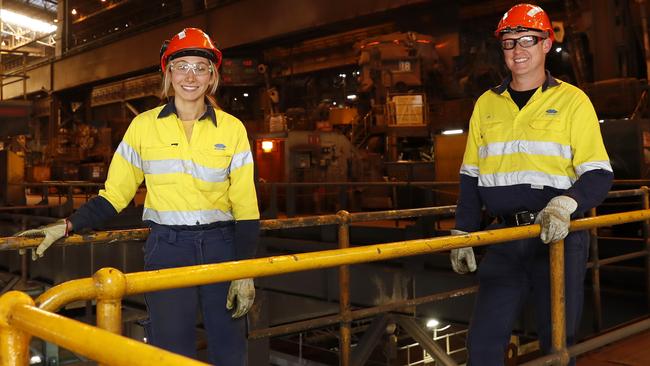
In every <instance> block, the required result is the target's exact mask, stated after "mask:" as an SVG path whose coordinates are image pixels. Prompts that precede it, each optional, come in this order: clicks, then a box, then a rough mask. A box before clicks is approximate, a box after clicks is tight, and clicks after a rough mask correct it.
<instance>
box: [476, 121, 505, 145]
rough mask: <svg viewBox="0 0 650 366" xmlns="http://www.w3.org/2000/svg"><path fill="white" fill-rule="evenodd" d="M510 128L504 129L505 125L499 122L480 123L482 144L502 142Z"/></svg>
mask: <svg viewBox="0 0 650 366" xmlns="http://www.w3.org/2000/svg"><path fill="white" fill-rule="evenodd" d="M509 130H510V128H506V124H505V123H504V122H503V121H500V120H490V121H489V122H486V121H483V122H481V127H480V131H481V139H482V140H483V143H485V144H489V143H492V142H498V141H504V140H506V138H507V134H508V132H509Z"/></svg>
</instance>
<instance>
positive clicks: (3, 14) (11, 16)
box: [0, 9, 56, 33]
mask: <svg viewBox="0 0 650 366" xmlns="http://www.w3.org/2000/svg"><path fill="white" fill-rule="evenodd" d="M0 18H2V21H3V22H5V23H9V24H13V25H17V26H19V27H23V28H28V29H30V30H33V31H35V32H40V33H52V32H54V31H56V25H54V24H50V23H46V22H44V21H41V20H38V19H34V18H30V17H26V16H24V15H22V14H18V13H14V12H13V11H9V10H6V9H0Z"/></svg>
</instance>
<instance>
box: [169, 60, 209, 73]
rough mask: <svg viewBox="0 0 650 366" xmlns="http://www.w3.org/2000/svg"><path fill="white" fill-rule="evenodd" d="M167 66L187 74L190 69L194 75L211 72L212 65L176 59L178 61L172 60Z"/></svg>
mask: <svg viewBox="0 0 650 366" xmlns="http://www.w3.org/2000/svg"><path fill="white" fill-rule="evenodd" d="M169 67H170V69H171V70H172V71H174V72H178V73H181V74H189V73H190V70H192V72H193V73H194V75H196V76H205V75H208V74H210V73H211V72H212V66H210V65H208V64H206V63H203V62H198V63H195V64H192V63H189V62H185V61H178V62H172V63H171V64H170V65H169Z"/></svg>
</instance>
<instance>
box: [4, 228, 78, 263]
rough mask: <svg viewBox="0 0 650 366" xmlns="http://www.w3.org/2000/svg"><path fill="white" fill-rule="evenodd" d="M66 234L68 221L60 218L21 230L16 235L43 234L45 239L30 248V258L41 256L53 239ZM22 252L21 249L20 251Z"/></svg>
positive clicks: (55, 239) (34, 258)
mask: <svg viewBox="0 0 650 366" xmlns="http://www.w3.org/2000/svg"><path fill="white" fill-rule="evenodd" d="M67 235H68V221H67V220H66V219H61V220H59V221H57V222H55V223H52V224H49V225H46V226H41V227H39V228H38V229H31V230H25V231H21V232H19V233H18V234H16V236H44V237H45V239H43V241H42V242H41V243H40V244H39V245H38V247H36V250H34V249H32V260H37V259H38V258H41V257H42V256H43V254H44V253H45V251H46V250H47V248H49V247H50V245H52V244H53V243H54V242H55V241H57V240H59V239H61V238H64V237H66V236H67ZM21 254H22V251H21Z"/></svg>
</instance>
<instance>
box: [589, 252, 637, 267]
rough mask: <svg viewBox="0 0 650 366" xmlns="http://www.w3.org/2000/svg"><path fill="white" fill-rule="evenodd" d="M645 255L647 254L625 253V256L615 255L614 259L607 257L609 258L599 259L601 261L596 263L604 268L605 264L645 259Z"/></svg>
mask: <svg viewBox="0 0 650 366" xmlns="http://www.w3.org/2000/svg"><path fill="white" fill-rule="evenodd" d="M647 255H648V253H647V252H646V251H642V252H634V253H626V254H622V255H617V256H615V257H609V258H605V259H601V260H599V261H598V263H599V264H600V265H601V267H602V266H604V265H606V264H610V263H616V262H623V261H627V260H630V259H634V258H641V257H645V256H647Z"/></svg>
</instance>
